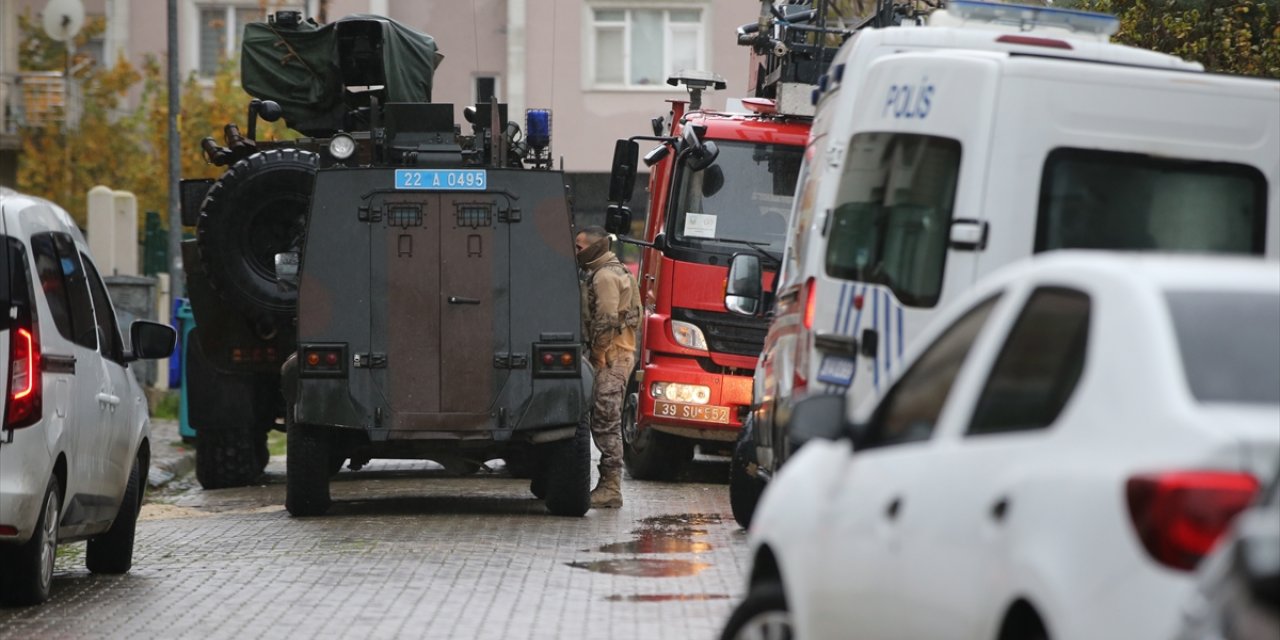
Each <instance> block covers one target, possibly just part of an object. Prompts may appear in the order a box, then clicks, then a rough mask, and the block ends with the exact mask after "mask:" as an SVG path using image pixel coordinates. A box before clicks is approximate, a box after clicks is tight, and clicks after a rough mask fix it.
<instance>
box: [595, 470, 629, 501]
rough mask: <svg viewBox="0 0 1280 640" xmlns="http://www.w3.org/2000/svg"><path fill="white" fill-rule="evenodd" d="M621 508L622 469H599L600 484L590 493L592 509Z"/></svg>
mask: <svg viewBox="0 0 1280 640" xmlns="http://www.w3.org/2000/svg"><path fill="white" fill-rule="evenodd" d="M621 506H622V469H616V468H615V469H601V470H600V482H598V483H596V488H595V489H593V490H592V491H591V508H592V509H617V508H618V507H621Z"/></svg>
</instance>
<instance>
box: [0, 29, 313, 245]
mask: <svg viewBox="0 0 1280 640" xmlns="http://www.w3.org/2000/svg"><path fill="white" fill-rule="evenodd" d="M19 22H20V24H19V28H20V32H21V37H22V41H21V45H20V48H21V50H22V55H21V56H20V64H22V65H23V67H22V68H23V70H24V71H37V70H62V69H63V68H64V65H65V49H64V48H63V46H62V43H59V42H55V41H53V40H51V39H49V38H48V37H46V36H44V34H43V32H42V31H41V30H40V28H39V25H38V24H36V22H35V20H34V19H32V18H31V17H30V16H29V15H27V16H25V19H22V20H20V21H19ZM104 26H105V23H103V24H102V25H99V26H98V27H93V28H94V29H97V31H96V33H101V28H102V27H104ZM86 31H87V32H88V33H85V32H82V34H81V36H80V37H82V38H85V39H87V38H89V37H92V34H93V33H95V32H94V31H90V30H89V28H88V27H87V28H86ZM73 68H74V69H76V71H75V73H74V78H75V82H76V83H77V85H78V86H79V87H80V92H81V96H82V103H83V106H82V110H81V115H80V118H79V121H78V122H77V123H75V126H71V127H67V126H64V124H63V122H62V119H63V116H64V115H65V114H63V113H61V112H59V113H56V114H55V116H57V117H54V118H52V119H51V120H50V121H48V122H45V123H44V124H42V125H38V126H28V127H25V128H24V129H23V130H22V131H21V132H20V135H21V137H22V154H21V156H20V158H19V167H18V188H19V189H20V190H22V191H24V192H26V193H31V194H33V195H37V196H40V197H43V198H47V199H49V200H52V201H54V202H57V203H58V204H60V205H62V206H63V207H64V208H66V209H67V211H68V212H70V213H71V214H72V216H73V217H74V218H75V219H76V221H77V223H78V224H80V226H81V227H85V226H87V218H86V216H87V211H86V202H85V201H86V196H87V192H88V190H89V189H90V188H92V187H93V186H95V185H98V184H103V185H107V186H109V187H111V188H112V189H120V190H126V191H131V192H133V193H134V194H135V195H136V196H137V198H138V209H139V211H166V210H167V209H168V202H169V197H168V189H169V183H168V172H167V167H168V163H167V158H168V111H169V110H168V86H167V82H166V73H165V69H164V65H162V64H161V63H160V62H159V61H158V60H156V59H155V58H154V57H148V58H146V59H145V60H144V61H143V63H142V66H141V68H138V67H135V66H134V65H132V64H130V63H129V62H128V60H126V59H124V58H123V57H122V58H120V59H119V60H116V61H115V63H114V64H113V65H112V66H110V67H105V66H101V65H97V64H93V61H92V59H91V58H88V57H87V56H86V57H79V56H78V57H77V59H76V60H75V61H74V63H73ZM131 96H132V97H133V98H134V99H133V100H130V99H129V98H130V97H131ZM249 99H250V96H249V95H248V94H246V93H245V92H244V90H243V89H242V88H241V87H240V80H239V65H238V64H237V62H236V61H235V60H224V61H222V63H221V65H220V66H219V68H218V71H217V73H216V74H215V75H214V76H213V77H212V78H199V77H197V76H196V75H195V74H192V75H191V76H189V77H188V78H187V79H186V80H185V82H183V85H182V96H181V112H180V114H179V125H178V130H179V138H180V141H181V142H180V145H179V149H180V153H181V161H180V165H181V170H182V176H183V177H185V178H192V177H217V176H219V175H221V174H222V172H223V171H225V168H224V167H215V166H213V165H210V164H207V163H206V162H205V160H204V157H203V155H202V154H201V152H200V146H199V144H200V140H201V139H203V138H204V137H206V136H214V138H215V139H217V140H218V141H219V143H221V137H222V129H223V126H224V125H225V124H226V123H228V122H237V123H239V124H241V125H242V126H243V124H244V119H245V115H246V110H245V107H246V105H247V104H248V101H249ZM295 135H296V134H293V133H292V132H290V131H289V130H288V129H287V128H285V127H284V125H283V123H260V124H259V127H258V138H259V139H260V140H279V139H285V138H289V137H294V136H295ZM164 218H165V219H166V220H167V219H168V217H167V216H164ZM140 223H141V217H140Z"/></svg>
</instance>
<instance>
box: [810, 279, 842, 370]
mask: <svg viewBox="0 0 1280 640" xmlns="http://www.w3.org/2000/svg"><path fill="white" fill-rule="evenodd" d="M849 289H850V285H849V283H848V282H842V283H840V304H838V305H836V319H835V322H833V323H832V324H831V332H832V333H837V334H839V333H843V331H841V329H840V327H841V325H842V324H844V323H845V322H847V318H848V316H847V315H846V312H847V311H848V307H847V306H846V304H845V302H846V299H851V298H850V296H849ZM814 355H817V354H814ZM817 364H818V366H819V367H821V366H822V360H820V359H819V360H818V362H817ZM825 384H826V392H827V393H835V392H837V391H839V390H840V388H839V387H837V386H836V385H835V384H834V383H831V382H827V383H825Z"/></svg>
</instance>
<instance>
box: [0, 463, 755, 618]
mask: <svg viewBox="0 0 1280 640" xmlns="http://www.w3.org/2000/svg"><path fill="white" fill-rule="evenodd" d="M267 471H268V473H267V475H266V476H265V477H264V482H265V484H263V485H262V486H256V487H250V488H245V489H226V490H220V491H202V490H200V489H198V488H194V487H189V486H188V487H185V488H184V487H183V485H182V483H183V481H182V480H179V481H178V482H176V483H174V484H171V485H170V486H169V487H168V488H167V489H166V492H165V493H164V494H163V495H158V496H154V497H153V498H152V500H151V502H150V503H149V504H147V505H146V506H145V507H144V511H143V518H144V519H143V521H142V522H140V523H139V524H138V538H137V543H136V544H137V546H136V550H135V552H134V564H133V570H132V571H131V572H130V573H129V574H127V575H124V576H94V575H91V574H89V573H88V572H87V571H86V570H85V569H84V562H83V560H84V556H83V554H84V545H83V543H82V544H77V545H69V546H64V547H62V548H61V549H60V555H59V558H58V564H57V567H58V570H57V574H56V575H55V577H54V585H53V597H52V599H51V600H50V601H49V602H48V603H46V604H45V605H43V606H41V607H33V608H27V609H0V638H23V639H28V638H80V637H93V638H99V637H111V638H149V637H163V638H236V639H241V638H260V637H261V638H285V637H306V638H312V637H327V638H335V637H361V638H363V637H368V638H397V637H406V638H425V637H429V638H459V639H461V638H566V639H567V638H591V639H594V638H601V639H626V638H644V639H646V640H658V639H662V640H666V639H684V638H690V639H697V638H715V637H717V636H718V633H719V629H720V627H721V626H722V625H723V623H724V620H725V619H726V618H727V617H728V615H729V612H730V610H731V608H732V605H733V603H734V602H736V601H738V600H739V599H741V596H742V591H743V589H744V586H745V577H744V576H745V572H746V571H747V570H748V568H749V560H748V558H747V553H746V544H745V534H744V533H743V532H742V531H741V530H740V529H739V528H738V527H737V525H735V524H734V522H733V517H732V515H731V513H730V511H729V502H728V487H727V485H725V484H723V483H719V482H718V481H719V480H720V479H721V478H724V477H726V476H727V467H726V465H724V464H722V463H707V462H703V463H697V464H695V465H694V468H693V471H692V472H691V475H692V476H693V478H692V481H689V482H682V483H648V482H634V481H624V495H625V500H626V506H625V507H623V508H622V509H618V510H608V511H591V512H589V513H588V514H587V516H586V517H584V518H558V517H554V516H550V515H547V514H546V512H545V509H544V508H543V506H542V503H541V502H540V501H537V500H535V499H533V498H532V496H531V495H530V494H529V493H528V488H527V487H528V481H526V480H517V479H512V478H509V477H507V476H506V475H505V474H502V473H487V472H484V471H482V472H481V473H480V474H478V475H477V476H473V477H470V478H456V477H445V476H444V475H443V471H441V470H439V467H437V466H435V465H433V464H432V463H418V462H414V463H402V462H391V461H375V462H374V463H373V464H372V465H370V466H368V467H366V468H365V470H363V471H360V472H358V473H357V472H351V471H346V470H344V471H343V472H342V473H341V474H339V476H338V478H337V479H335V481H334V483H333V496H334V499H335V503H334V506H333V508H332V510H331V511H330V513H329V515H327V516H325V517H322V518H314V519H294V518H290V517H289V516H288V514H287V513H286V512H285V511H284V508H283V506H281V505H283V502H284V462H283V460H282V459H273V460H272V462H271V464H270V465H269V467H268V469H267ZM185 482H188V483H189V482H190V480H186V481H185Z"/></svg>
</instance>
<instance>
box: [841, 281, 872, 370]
mask: <svg viewBox="0 0 1280 640" xmlns="http://www.w3.org/2000/svg"><path fill="white" fill-rule="evenodd" d="M865 295H867V285H865V284H864V285H862V289H861V290H859V289H857V288H855V289H854V291H853V296H852V298H853V300H854V301H856V300H857V299H858V296H865ZM850 304H852V302H850ZM850 315H853V316H854V318H853V332H852V333H849V332H848V328H849V327H848V323H849V319H848V318H845V329H846V330H845V331H844V332H843V333H844V334H845V335H848V336H852V337H854V338H855V339H856V338H857V337H858V328H859V327H860V326H862V307H858V309H857V313H856V314H850ZM858 358H859V356H858V354H856V353H855V354H853V378H851V379H850V380H849V386H853V381H854V380H856V379H857V378H858Z"/></svg>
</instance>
